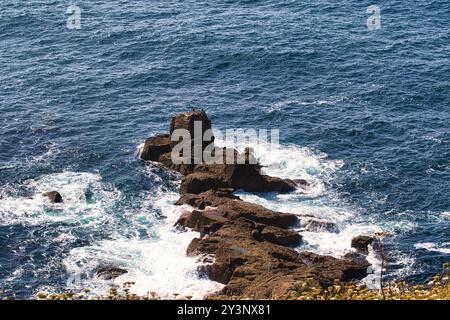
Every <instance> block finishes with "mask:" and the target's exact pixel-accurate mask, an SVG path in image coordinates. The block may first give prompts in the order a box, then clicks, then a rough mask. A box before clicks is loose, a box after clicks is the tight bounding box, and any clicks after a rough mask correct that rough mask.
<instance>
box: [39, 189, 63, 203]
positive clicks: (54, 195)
mask: <svg viewBox="0 0 450 320" xmlns="http://www.w3.org/2000/svg"><path fill="white" fill-rule="evenodd" d="M42 196H44V197H46V198H49V199H50V202H51V203H62V202H63V198H62V196H61V194H60V193H59V192H58V191H50V192H45V193H43V194H42Z"/></svg>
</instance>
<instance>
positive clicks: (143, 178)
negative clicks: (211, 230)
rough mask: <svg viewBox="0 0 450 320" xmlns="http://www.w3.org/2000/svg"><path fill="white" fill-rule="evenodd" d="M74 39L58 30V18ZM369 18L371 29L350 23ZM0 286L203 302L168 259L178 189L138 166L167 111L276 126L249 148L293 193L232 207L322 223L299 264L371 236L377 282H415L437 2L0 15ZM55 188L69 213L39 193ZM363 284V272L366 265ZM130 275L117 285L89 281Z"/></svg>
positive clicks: (45, 4) (174, 259) (427, 168)
mask: <svg viewBox="0 0 450 320" xmlns="http://www.w3.org/2000/svg"><path fill="white" fill-rule="evenodd" d="M71 4H75V5H78V6H79V7H80V8H81V29H75V30H70V29H68V28H67V26H66V20H67V18H68V17H69V14H66V10H67V8H68V7H69V5H71ZM373 4H376V5H378V6H379V7H380V8H381V29H379V30H373V31H370V30H368V27H367V25H366V20H367V18H368V17H369V14H368V13H367V11H366V10H367V8H368V7H369V6H370V5H373ZM0 8H1V14H0V115H1V116H0V289H1V290H6V291H8V292H10V294H12V293H11V292H14V294H15V295H16V296H17V297H21V298H28V297H31V296H33V295H34V294H35V293H36V292H38V291H42V290H47V291H52V292H55V291H56V292H59V291H64V290H79V289H81V288H91V289H92V290H93V292H99V293H102V292H106V291H107V290H108V288H110V287H111V286H116V285H121V284H122V283H124V282H127V281H133V282H136V284H135V286H134V287H133V288H132V290H133V291H134V292H137V293H141V294H145V293H146V292H148V291H155V292H158V293H159V294H161V295H163V296H164V297H168V298H170V297H173V294H174V293H178V294H183V295H193V296H194V297H195V298H202V297H203V296H204V295H206V294H207V293H209V292H212V291H215V290H218V289H220V288H221V285H220V284H218V283H215V282H212V281H209V280H208V279H204V278H201V277H200V276H199V275H198V274H197V273H196V267H197V266H198V261H196V259H195V258H188V257H186V256H185V250H186V247H187V245H188V244H189V242H190V241H191V239H192V238H194V237H195V236H197V234H196V233H194V232H185V233H182V232H180V231H178V230H176V229H175V228H173V223H174V222H175V221H176V219H177V217H178V216H179V215H180V214H181V213H182V212H183V210H189V208H187V207H176V206H174V205H173V203H174V202H175V201H176V199H177V189H178V187H179V179H180V177H179V176H178V175H177V174H175V173H171V172H167V171H166V170H164V169H162V168H161V167H159V166H158V165H155V164H149V165H144V164H143V163H142V162H141V161H140V160H139V159H138V147H139V145H141V144H142V142H143V140H144V139H145V138H146V137H148V136H150V135H152V134H155V133H157V132H164V131H166V130H167V127H168V122H169V118H170V116H171V115H173V114H175V113H177V112H182V111H186V110H190V109H191V108H193V107H200V108H204V109H205V110H206V111H207V113H208V115H209V116H210V118H211V120H212V122H213V125H214V127H215V128H216V129H227V128H261V129H264V128H267V129H271V128H276V129H279V130H280V142H281V146H280V147H279V148H277V149H276V150H272V152H271V153H268V152H267V150H264V149H263V148H262V149H259V150H257V155H258V157H259V159H260V161H261V162H262V163H263V164H264V165H265V166H266V167H265V170H266V172H267V173H269V174H273V175H278V176H281V177H289V178H304V179H307V180H308V181H309V182H311V184H312V187H311V188H310V189H309V190H308V191H307V193H306V194H302V193H298V192H297V193H292V194H287V195H275V194H258V195H255V194H245V193H242V192H240V193H239V194H240V195H241V196H242V197H243V198H244V199H246V200H249V201H254V202H257V203H261V204H264V205H266V206H267V207H269V208H274V209H277V210H281V211H287V212H293V213H296V214H299V215H304V214H312V215H315V216H317V217H321V218H323V219H327V220H330V221H333V222H335V223H336V224H337V225H338V227H339V232H338V233H326V232H304V231H301V230H299V231H300V232H301V233H302V235H303V237H304V240H305V241H304V243H303V244H302V245H301V246H300V247H299V248H298V250H310V251H314V252H318V253H322V254H330V255H334V256H338V257H339V256H341V255H343V254H345V253H346V252H348V251H350V250H351V249H350V240H351V238H352V237H353V236H355V235H358V234H364V233H373V232H374V231H377V230H386V231H388V232H389V233H390V234H391V236H390V237H388V238H387V239H386V240H385V241H386V251H387V252H388V270H387V277H390V278H397V279H406V280H408V281H413V282H421V281H424V280H426V279H427V277H429V276H431V275H433V274H434V273H436V272H439V271H440V270H441V266H442V264H443V263H444V262H447V261H449V260H450V256H449V254H450V200H449V196H450V192H449V181H450V129H449V127H450V126H449V125H450V78H449V75H450V19H449V17H450V5H449V3H448V1H444V0H441V1H423V0H419V1H414V3H409V2H405V1H382V0H379V1H376V3H374V2H372V1H356V0H343V1H331V2H330V1H276V0H267V1H264V0H261V1H256V0H254V1H250V0H241V1H238V0H235V1H232V0H229V1H222V0H218V1H214V2H210V1H192V0H187V1H182V2H181V1H167V0H165V1H156V0H152V1H143V0H135V1H101V0H90V1H81V0H80V1H61V0H53V1H44V0H39V1H38V0H29V1H12V0H0ZM54 189H55V190H59V191H60V192H61V194H62V196H63V197H64V199H65V200H66V201H65V202H64V203H63V204H61V205H50V204H49V203H47V202H46V201H45V200H44V199H43V198H42V196H41V193H42V192H44V191H49V190H54ZM371 261H372V262H373V263H374V267H375V269H376V267H377V265H378V262H377V260H376V258H374V257H371ZM101 265H114V266H117V267H122V268H125V269H127V270H128V271H129V272H128V273H127V274H125V275H123V276H121V277H119V278H117V279H116V280H115V281H113V282H111V281H103V280H99V279H96V277H95V276H94V270H95V269H96V268H97V267H98V266H101Z"/></svg>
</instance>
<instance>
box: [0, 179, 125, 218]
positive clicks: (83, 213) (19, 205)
mask: <svg viewBox="0 0 450 320" xmlns="http://www.w3.org/2000/svg"><path fill="white" fill-rule="evenodd" d="M48 191H58V192H59V193H60V194H61V195H62V197H63V199H64V202H63V203H61V204H51V203H50V202H49V201H48V199H47V198H45V197H44V196H42V193H44V192H48ZM120 196H121V193H120V192H119V191H117V190H114V189H112V188H109V187H108V186H107V185H105V184H103V183H102V181H101V177H100V175H99V174H95V173H85V172H69V171H66V172H61V173H55V174H50V175H44V176H42V177H40V178H38V179H30V180H27V181H25V182H24V183H21V184H18V185H7V186H3V187H2V188H1V189H0V225H9V224H16V223H20V224H29V225H36V224H41V223H44V222H48V221H53V222H57V221H68V220H79V219H80V218H84V219H86V222H88V221H89V219H90V218H95V217H98V216H100V215H102V214H103V213H104V212H105V210H106V209H108V208H110V207H111V205H112V204H113V203H114V202H115V201H116V200H117V199H118V198H120Z"/></svg>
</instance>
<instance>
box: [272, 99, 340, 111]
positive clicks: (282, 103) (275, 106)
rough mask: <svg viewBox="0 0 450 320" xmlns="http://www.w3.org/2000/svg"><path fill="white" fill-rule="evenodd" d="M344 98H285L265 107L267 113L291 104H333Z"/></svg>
mask: <svg viewBox="0 0 450 320" xmlns="http://www.w3.org/2000/svg"><path fill="white" fill-rule="evenodd" d="M344 99H346V97H342V96H341V97H331V98H330V99H325V100H312V101H305V100H286V101H280V102H276V103H274V104H271V105H270V106H268V107H267V108H266V112H267V113H272V112H276V111H280V110H283V109H284V108H286V107H289V106H291V105H293V106H327V105H334V104H336V103H338V102H341V101H343V100H344Z"/></svg>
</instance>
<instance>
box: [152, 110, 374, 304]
mask: <svg viewBox="0 0 450 320" xmlns="http://www.w3.org/2000/svg"><path fill="white" fill-rule="evenodd" d="M194 121H200V122H201V123H202V133H206V131H207V130H208V129H211V122H210V121H209V119H208V118H207V116H206V114H205V113H204V112H203V111H193V112H188V113H184V114H181V115H177V116H175V117H173V118H172V121H171V125H170V132H171V133H173V132H174V131H175V130H176V129H185V130H188V131H189V132H190V133H191V134H194V128H193V123H194ZM213 140H214V137H212V138H211V141H213ZM190 143H191V144H190V146H191V148H192V149H194V148H198V147H199V145H198V143H199V142H198V141H190ZM200 143H201V144H200V148H201V150H205V148H206V147H207V145H205V143H204V142H200ZM157 145H160V146H161V148H160V149H158V148H157V147H156V146H157ZM162 145H164V147H162ZM175 145H176V144H174V143H173V141H172V142H169V141H168V140H167V136H159V137H157V138H155V139H153V140H151V139H149V140H148V147H147V148H146V149H145V150H146V151H145V153H144V151H143V154H147V155H148V156H147V157H148V158H152V159H156V158H158V160H157V161H159V162H160V163H162V164H163V165H164V166H166V167H168V168H170V169H172V170H176V171H178V172H180V173H181V174H183V175H184V178H183V179H182V182H181V186H180V198H179V200H178V201H177V203H176V204H177V205H185V204H187V205H190V206H192V207H193V208H194V210H193V211H191V212H185V213H184V214H183V215H182V216H181V217H180V218H179V220H178V221H177V223H176V226H177V227H178V228H181V229H185V228H189V229H191V230H194V231H197V232H199V233H200V237H199V238H196V239H194V240H192V242H191V243H190V245H189V247H188V248H187V254H188V255H189V256H196V257H198V258H199V261H202V262H204V263H205V264H203V265H202V266H201V267H200V269H199V272H200V273H202V274H204V275H205V276H207V277H209V278H210V279H211V280H214V281H218V282H220V283H223V284H225V287H224V288H223V290H222V291H221V292H220V293H218V294H220V295H226V296H236V295H237V296H246V297H252V298H277V297H285V296H287V295H288V294H289V293H290V292H293V291H295V292H298V291H301V290H303V289H304V288H305V287H306V288H307V287H327V286H330V285H332V284H333V283H334V281H335V280H340V281H349V280H353V279H358V278H361V277H363V276H365V275H366V270H367V268H368V267H369V264H368V263H367V260H365V259H364V258H359V256H358V257H356V255H357V254H356V253H355V255H352V256H347V257H344V258H343V259H336V258H333V257H329V256H320V255H317V254H314V253H310V252H298V251H296V250H295V248H294V247H295V246H298V245H299V244H300V243H301V241H302V237H301V235H300V234H299V233H298V232H297V231H295V230H292V229H290V227H292V226H296V227H301V228H303V229H305V230H309V231H314V232H317V231H327V232H337V227H336V225H335V224H333V223H332V222H328V221H324V220H320V219H317V218H314V217H302V218H301V219H300V220H299V218H298V216H296V215H294V214H291V213H284V212H278V211H274V210H269V209H267V208H265V207H263V206H261V205H258V204H254V203H250V202H246V201H243V200H241V199H240V198H239V197H237V196H235V195H234V194H233V192H234V191H235V190H237V189H243V190H245V191H247V192H289V191H292V190H295V189H296V188H305V187H307V186H308V183H307V182H306V181H304V180H297V181H293V180H289V179H281V178H277V177H271V176H267V175H264V174H263V173H261V166H260V165H259V164H258V163H257V162H256V161H254V156H253V154H252V152H251V150H250V149H247V150H245V152H244V153H243V154H240V153H239V152H238V151H236V150H234V149H227V148H218V147H213V148H212V150H213V152H212V154H213V156H214V157H215V159H226V160H227V161H226V162H225V163H209V162H200V163H195V164H194V163H184V164H174V163H173V162H172V158H171V151H168V149H169V148H170V149H171V150H173V148H174V147H175ZM144 147H145V146H144ZM230 158H231V160H230ZM238 159H239V160H238ZM212 257H213V258H212Z"/></svg>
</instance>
